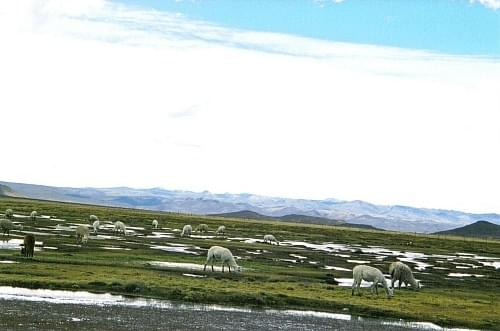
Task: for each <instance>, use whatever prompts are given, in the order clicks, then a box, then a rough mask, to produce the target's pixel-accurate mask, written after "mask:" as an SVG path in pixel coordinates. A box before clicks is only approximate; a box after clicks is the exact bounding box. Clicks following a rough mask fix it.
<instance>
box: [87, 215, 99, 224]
mask: <svg viewBox="0 0 500 331" xmlns="http://www.w3.org/2000/svg"><path fill="white" fill-rule="evenodd" d="M98 220H99V217H97V216H95V215H90V216H89V222H90V223H94V222H95V221H98Z"/></svg>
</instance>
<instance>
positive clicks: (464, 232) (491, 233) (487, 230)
mask: <svg viewBox="0 0 500 331" xmlns="http://www.w3.org/2000/svg"><path fill="white" fill-rule="evenodd" d="M436 234H445V235H454V236H464V237H484V238H497V239H500V225H497V224H493V223H490V222H487V221H478V222H476V223H473V224H469V225H466V226H463V227H460V228H456V229H452V230H447V231H439V232H436Z"/></svg>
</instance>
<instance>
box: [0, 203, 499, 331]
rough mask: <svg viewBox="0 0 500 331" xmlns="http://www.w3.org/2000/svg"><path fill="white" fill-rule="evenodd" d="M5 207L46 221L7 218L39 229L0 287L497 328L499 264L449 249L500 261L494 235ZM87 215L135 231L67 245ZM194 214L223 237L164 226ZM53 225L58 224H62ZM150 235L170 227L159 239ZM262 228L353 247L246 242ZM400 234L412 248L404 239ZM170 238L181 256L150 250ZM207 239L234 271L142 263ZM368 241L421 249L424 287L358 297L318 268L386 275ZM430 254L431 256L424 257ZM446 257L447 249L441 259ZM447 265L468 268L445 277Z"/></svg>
mask: <svg viewBox="0 0 500 331" xmlns="http://www.w3.org/2000/svg"><path fill="white" fill-rule="evenodd" d="M6 208H12V209H14V213H15V214H18V215H29V213H30V212H31V211H32V210H37V211H38V214H39V215H47V216H51V218H48V217H44V218H42V217H39V218H38V219H37V220H36V221H32V220H30V219H29V218H20V217H18V218H16V219H14V221H16V222H20V223H23V226H24V228H23V231H34V232H37V234H36V238H37V241H42V242H43V246H44V247H42V249H41V251H39V252H36V253H35V257H34V258H33V259H32V260H27V259H25V258H23V257H21V256H20V254H19V251H18V250H13V249H0V260H10V261H15V262H18V263H12V264H4V263H0V285H10V286H21V287H29V288H50V289H80V290H90V291H94V292H111V293H120V294H127V295H132V296H142V297H154V298H164V299H171V300H180V301H188V302H199V303H218V304H228V305H251V306H257V307H274V308H299V309H314V310H321V311H333V312H339V311H342V312H344V313H346V312H348V313H351V314H356V315H361V316H370V317H383V318H385V317H391V318H404V319H408V320H417V321H430V322H434V323H437V324H439V325H442V326H460V327H470V328H483V329H500V315H499V314H498V312H499V311H500V302H499V301H500V300H498V295H499V294H500V277H499V271H498V269H495V268H494V267H491V266H484V265H482V264H480V263H478V261H476V260H471V259H470V258H468V255H460V256H459V255H457V254H456V253H457V252H460V253H468V254H475V255H481V256H488V257H493V258H500V242H499V241H491V240H490V241H485V240H479V239H465V238H461V237H438V236H431V235H415V234H405V233H397V232H380V231H372V230H363V229H353V228H341V227H334V226H323V225H306V224H295V223H293V224H287V223H284V222H268V221H258V220H240V219H227V218H217V217H205V216H196V215H185V214H174V213H164V212H153V211H144V210H133V209H123V208H110V207H100V206H90V205H79V204H70V203H59V202H47V201H38V200H28V199H19V198H7V197H0V211H3V210H5V209H6ZM91 214H95V215H97V216H98V217H99V218H100V219H101V221H102V222H114V221H116V220H121V221H123V222H124V223H125V224H126V225H127V226H133V227H138V228H137V229H135V233H134V234H131V235H129V236H127V237H125V239H123V238H120V239H117V238H115V237H113V236H112V233H111V232H110V231H106V230H104V231H101V232H100V234H104V235H110V237H106V236H103V237H102V238H97V237H91V239H90V240H89V242H88V244H87V245H84V246H79V245H75V244H76V242H75V238H74V236H73V233H74V232H71V231H69V230H68V231H66V230H64V229H66V228H65V227H67V226H68V225H74V224H79V223H86V224H89V222H88V217H89V215H91ZM152 219H157V220H158V221H159V223H160V227H162V228H163V229H161V230H152V229H151V220H152ZM200 223H206V224H208V225H209V227H210V230H211V231H214V230H215V229H216V228H217V226H219V225H225V226H226V229H227V230H226V232H227V233H226V236H225V237H224V238H217V237H214V236H213V233H209V236H208V238H194V237H193V238H180V237H179V232H178V231H175V230H174V229H181V228H182V226H183V225H184V224H191V225H193V227H196V225H198V224H200ZM58 225H60V226H63V228H61V229H62V230H61V229H59V228H58ZM23 231H12V233H11V236H10V238H11V240H12V239H16V238H22V236H23ZM153 232H162V233H168V234H169V235H168V236H167V237H166V238H161V237H157V236H155V235H154V234H153ZM267 233H273V234H274V235H275V236H277V237H278V239H279V240H285V239H286V240H287V241H296V242H307V243H316V244H322V243H327V242H329V243H335V244H345V245H346V246H348V247H350V249H351V250H350V251H346V252H343V254H338V252H337V253H336V252H326V251H321V250H314V249H308V248H306V247H303V246H301V245H299V244H297V245H280V246H270V245H265V244H263V243H260V242H252V241H251V240H250V241H247V240H245V239H244V238H262V236H263V235H264V234H267ZM0 236H1V235H0ZM230 238H231V239H230ZM408 242H412V245H411V246H407V243H408ZM170 244H173V245H171V246H169V247H185V248H186V249H187V250H188V252H190V253H186V252H173V251H164V250H161V249H154V248H152V247H154V246H167V245H170ZM212 245H222V246H225V247H228V248H230V249H231V250H232V252H233V254H234V255H236V256H238V257H240V259H239V260H238V263H239V264H240V265H241V266H242V267H243V268H244V272H242V273H231V274H229V273H224V274H222V273H220V272H216V273H212V272H203V271H197V270H195V271H192V270H190V271H188V270H182V269H176V268H161V267H158V266H154V265H152V264H151V263H150V262H151V261H163V262H186V263H196V264H203V263H204V261H205V254H206V253H205V252H206V251H205V250H206V249H208V248H209V247H210V246H212ZM373 246H382V247H384V248H385V249H387V250H393V251H398V252H407V251H411V252H415V253H424V254H425V255H426V256H427V257H426V258H425V260H424V261H425V262H426V263H428V264H431V265H433V266H439V268H438V269H434V268H432V267H427V268H426V269H425V270H422V271H421V272H415V275H416V277H417V278H418V279H421V281H422V284H424V287H423V289H422V290H421V291H419V292H414V291H411V290H406V289H402V290H400V291H396V293H395V296H394V297H393V298H392V299H390V300H388V299H386V298H385V296H384V295H379V296H378V297H377V296H375V295H371V294H369V292H368V290H365V291H363V292H364V293H363V295H362V296H354V297H353V296H351V289H350V288H348V287H342V286H337V285H336V281H335V280H336V279H342V278H351V277H352V274H351V272H350V271H344V270H326V269H325V266H335V267H339V268H345V269H352V268H353V267H354V266H355V265H356V263H355V262H352V261H353V260H364V261H368V262H369V263H370V264H371V265H374V266H376V267H379V268H380V269H382V270H383V271H384V272H387V268H388V264H389V263H390V262H391V261H395V260H396V256H391V255H388V256H386V257H385V258H380V256H378V255H377V254H368V253H367V252H366V251H364V250H363V248H369V247H373ZM50 247H52V249H49V248H50ZM290 254H295V255H298V256H301V257H303V258H296V257H294V256H293V255H290ZM433 254H434V255H436V256H430V255H433ZM347 255H349V257H346V256H347ZM377 256H378V257H377ZM439 256H441V257H439ZM443 256H444V257H443ZM446 256H455V258H454V259H447V258H446ZM349 261H351V262H349ZM459 264H461V267H462V268H467V264H470V265H471V267H470V268H471V269H465V270H464V269H458V270H457V265H459ZM410 265H411V263H410ZM472 265H474V266H473V267H472ZM450 272H456V273H459V272H466V273H473V274H474V275H476V276H475V277H474V276H472V277H463V278H456V277H449V276H448V274H449V273H450ZM186 273H189V274H196V275H199V276H202V277H203V278H201V277H200V278H198V277H189V276H186V275H184V274H186Z"/></svg>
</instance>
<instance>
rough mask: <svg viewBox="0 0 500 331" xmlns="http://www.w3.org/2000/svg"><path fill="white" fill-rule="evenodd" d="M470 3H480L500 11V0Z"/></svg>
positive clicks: (482, 0)
mask: <svg viewBox="0 0 500 331" xmlns="http://www.w3.org/2000/svg"><path fill="white" fill-rule="evenodd" d="M469 1H470V3H476V2H479V3H480V4H482V5H483V6H485V7H488V8H491V9H494V10H497V9H500V0H469Z"/></svg>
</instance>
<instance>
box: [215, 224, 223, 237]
mask: <svg viewBox="0 0 500 331" xmlns="http://www.w3.org/2000/svg"><path fill="white" fill-rule="evenodd" d="M224 232H226V227H225V226H224V225H221V226H219V227H218V228H217V231H215V234H216V235H222V236H223V235H224Z"/></svg>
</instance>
